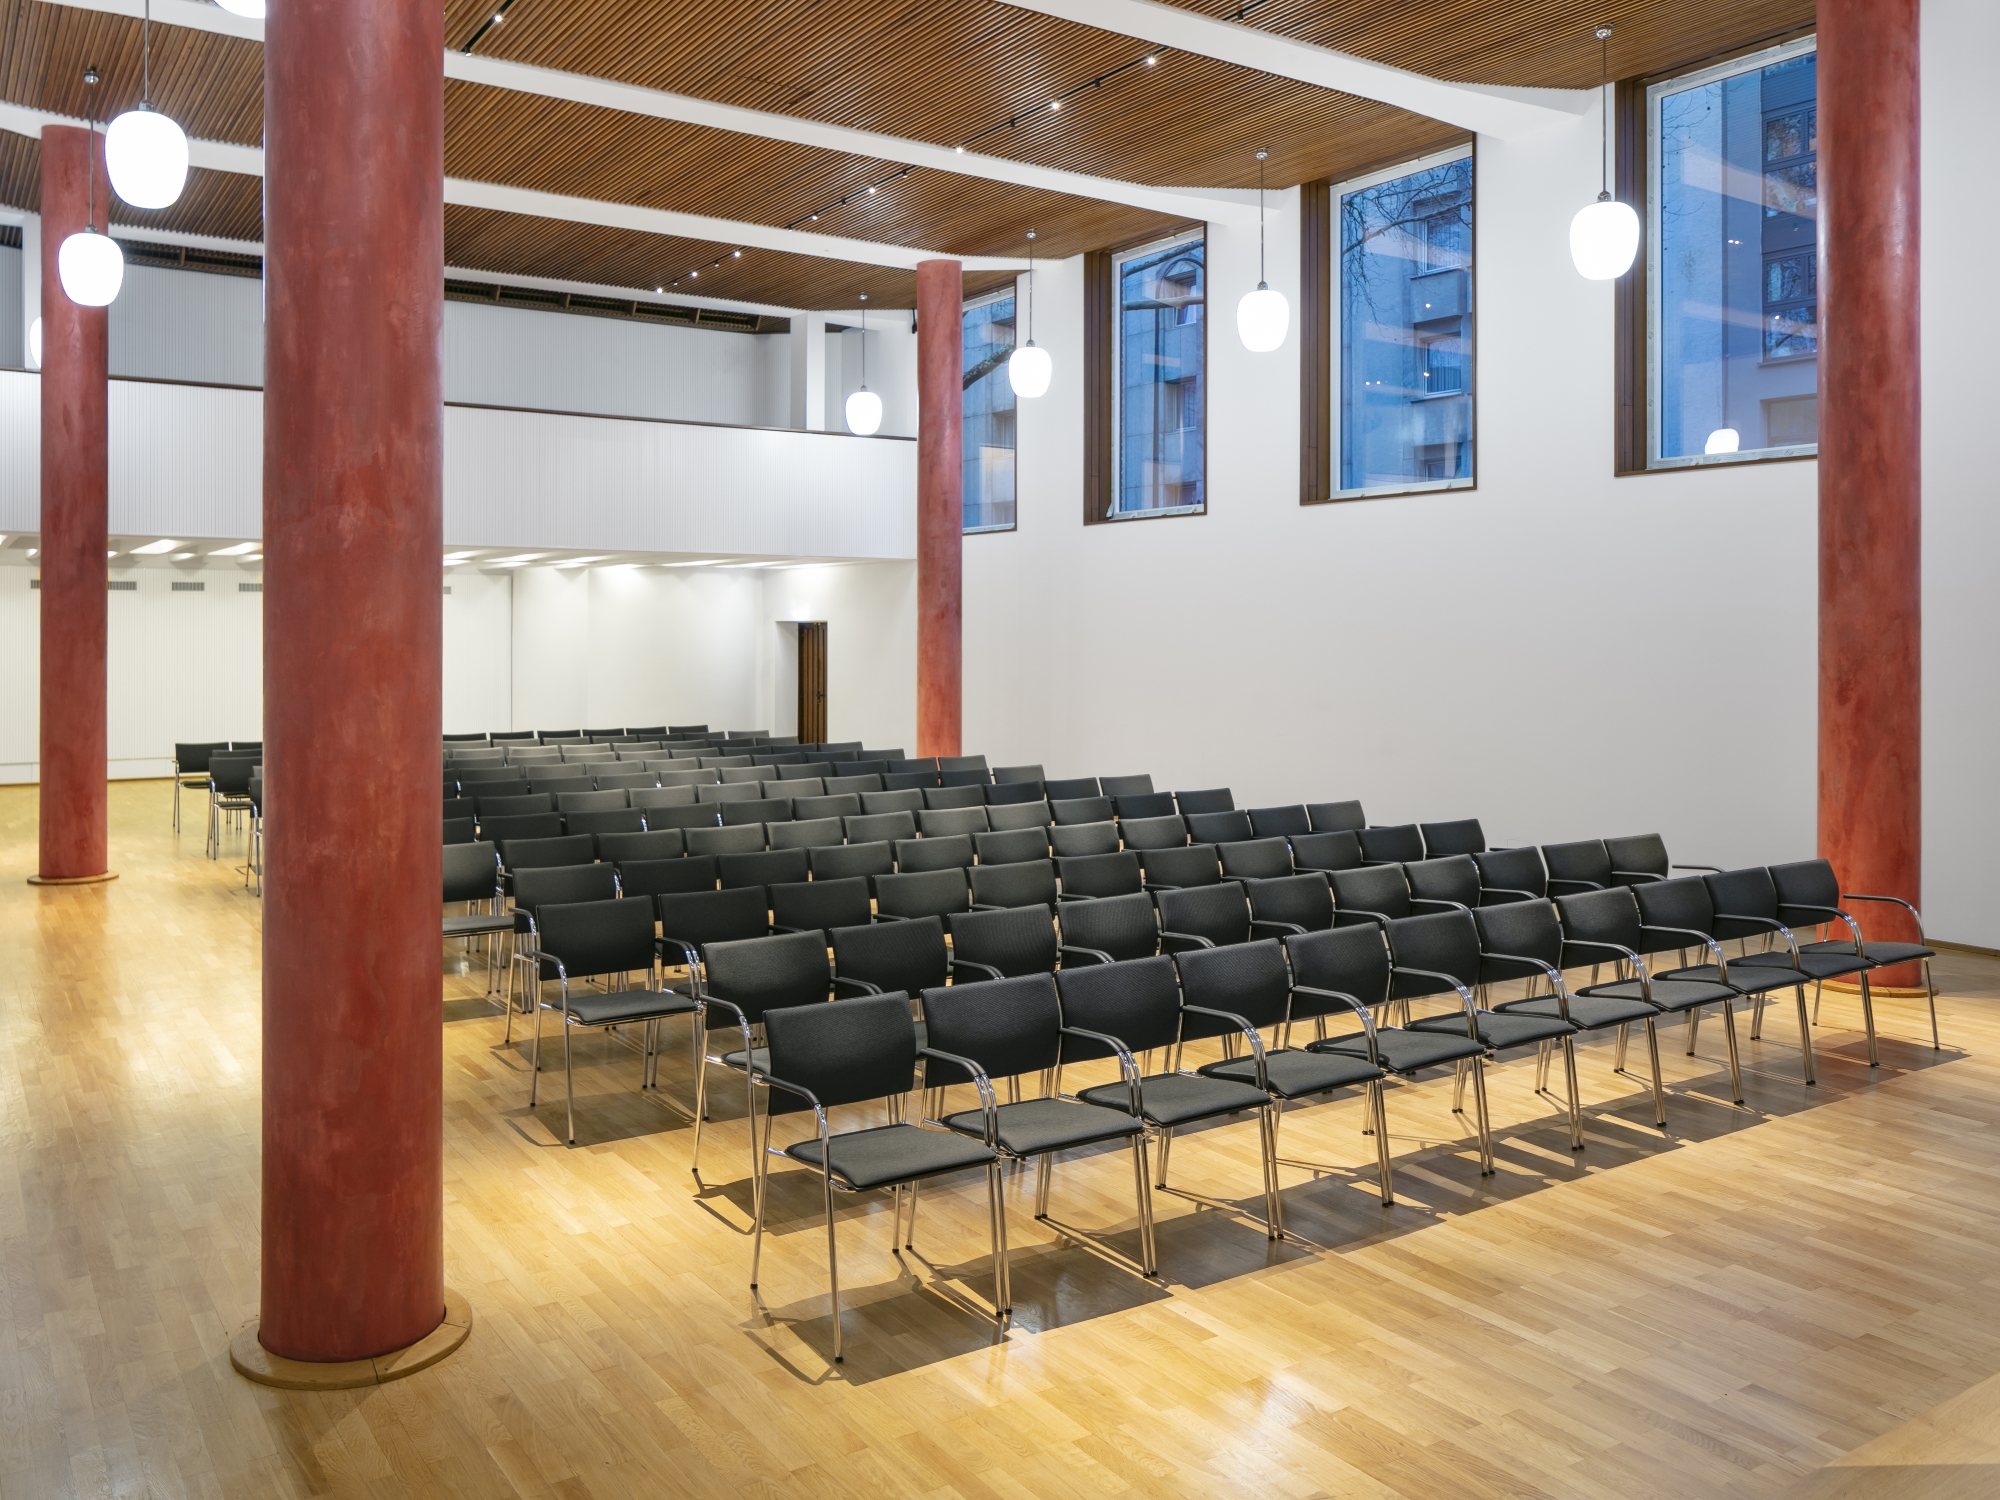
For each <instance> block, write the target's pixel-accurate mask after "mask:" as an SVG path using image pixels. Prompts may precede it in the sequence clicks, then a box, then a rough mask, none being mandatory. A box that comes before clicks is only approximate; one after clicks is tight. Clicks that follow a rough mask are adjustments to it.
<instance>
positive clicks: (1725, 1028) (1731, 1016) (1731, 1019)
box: [1722, 1000, 1743, 1104]
mask: <svg viewBox="0 0 2000 1500" xmlns="http://www.w3.org/2000/svg"><path fill="white" fill-rule="evenodd" d="M1722 1034H1723V1036H1724V1037H1726V1038H1727V1039H1728V1041H1729V1097H1730V1098H1731V1099H1732V1100H1733V1101H1735V1102H1736V1103H1738V1104H1741V1103H1742V1102H1743V1066H1742V1063H1741V1061H1740V1060H1739V1059H1738V1057H1737V1055H1736V1012H1735V1011H1734V1010H1733V1009H1732V1008H1731V1007H1730V1004H1729V1002H1728V1001H1727V1000H1725V1001H1723V1002H1722Z"/></svg>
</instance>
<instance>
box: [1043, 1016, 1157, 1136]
mask: <svg viewBox="0 0 2000 1500" xmlns="http://www.w3.org/2000/svg"><path fill="white" fill-rule="evenodd" d="M1062 1034H1063V1035H1064V1036H1081V1037H1088V1038H1090V1040H1091V1041H1093V1042H1102V1043H1104V1045H1105V1046H1107V1047H1109V1048H1110V1049H1111V1050H1112V1051H1113V1052H1114V1053H1116V1054H1117V1057H1118V1072H1119V1074H1120V1076H1122V1077H1123V1078H1124V1080H1125V1086H1126V1088H1127V1090H1129V1091H1130V1093H1131V1096H1132V1113H1133V1114H1135V1115H1136V1114H1138V1113H1139V1112H1140V1106H1141V1103H1142V1099H1141V1096H1140V1092H1139V1064H1138V1061H1137V1060H1136V1059H1135V1058H1134V1057H1133V1056H1132V1049H1131V1048H1130V1047H1128V1046H1126V1045H1125V1044H1124V1043H1123V1042H1121V1041H1119V1040H1118V1038H1117V1037H1115V1036H1112V1035H1111V1034H1110V1033H1109V1032H1105V1031H1088V1030H1086V1029H1085V1028H1083V1027H1081V1026H1065V1027H1063V1028H1062Z"/></svg>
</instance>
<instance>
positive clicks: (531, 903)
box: [514, 865, 653, 974]
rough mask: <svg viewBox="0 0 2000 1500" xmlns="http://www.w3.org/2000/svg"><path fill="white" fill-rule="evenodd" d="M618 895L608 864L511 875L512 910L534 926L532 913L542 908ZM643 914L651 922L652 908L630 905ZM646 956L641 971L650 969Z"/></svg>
mask: <svg viewBox="0 0 2000 1500" xmlns="http://www.w3.org/2000/svg"><path fill="white" fill-rule="evenodd" d="M618 893H619V880H618V872H617V871H616V870H615V869H613V868H612V867H611V866H610V865H542V866H538V867H535V868H531V869H526V870H516V871H515V872H514V909H515V910H516V911H525V912H527V913H528V914H529V915H530V916H534V917H536V924H535V925H536V926H538V927H539V926H540V925H541V920H540V918H539V916H537V915H536V914H537V913H539V912H540V910H541V909H542V908H543V907H544V906H548V905H551V904H557V903H565V902H575V901H609V900H610V899H611V898H612V897H613V896H616V895H617V894H618ZM633 904H634V905H635V906H639V907H641V908H643V909H645V911H646V918H647V923H648V925H649V926H650V925H651V922H652V915H653V914H652V909H651V908H650V907H647V906H646V903H645V902H643V901H638V902H634V903H633ZM651 966H652V961H651V959H650V957H649V958H648V960H647V962H646V963H645V964H643V965H639V967H642V968H650V967H651ZM584 972H585V973H589V974H601V973H603V972H604V971H603V970H602V969H587V970H585V971H584Z"/></svg>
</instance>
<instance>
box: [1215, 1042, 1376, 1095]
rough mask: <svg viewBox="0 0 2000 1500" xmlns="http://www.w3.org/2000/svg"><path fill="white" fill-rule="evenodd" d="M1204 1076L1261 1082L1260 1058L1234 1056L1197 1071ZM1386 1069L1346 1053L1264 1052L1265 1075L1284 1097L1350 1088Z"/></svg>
mask: <svg viewBox="0 0 2000 1500" xmlns="http://www.w3.org/2000/svg"><path fill="white" fill-rule="evenodd" d="M1196 1071H1197V1072H1199V1073H1200V1074H1201V1076H1202V1077H1204V1078H1226V1079H1228V1080H1229V1081H1230V1082H1232V1083H1247V1084H1249V1085H1251V1086H1252V1087H1253V1088H1254V1087H1255V1086H1256V1083H1257V1059H1256V1058H1254V1057H1232V1058H1228V1059H1226V1060H1225V1061H1222V1062H1216V1063H1210V1064H1209V1065H1208V1066H1207V1067H1205V1068H1199V1069H1197V1070H1196ZM1381 1076H1382V1070H1381V1069H1380V1068H1378V1067H1376V1066H1375V1065H1374V1064H1373V1063H1371V1062H1370V1061H1368V1059H1367V1058H1365V1057H1351V1056H1349V1055H1348V1054H1347V1053H1345V1052H1303V1051H1300V1050H1298V1049H1297V1048H1287V1049H1286V1050H1284V1051H1283V1052H1266V1053H1265V1054H1264V1078H1265V1080H1266V1081H1267V1082H1268V1083H1269V1084H1270V1085H1271V1092H1272V1093H1274V1094H1276V1095H1277V1096H1278V1097H1279V1098H1280V1099H1303V1098H1306V1097H1307V1096H1308V1095H1311V1094H1324V1093H1326V1092H1327V1091H1328V1090H1329V1089H1348V1088H1354V1087H1356V1086H1358V1085H1360V1084H1364V1083H1372V1082H1374V1081H1375V1080H1376V1079H1377V1078H1380V1077H1381Z"/></svg>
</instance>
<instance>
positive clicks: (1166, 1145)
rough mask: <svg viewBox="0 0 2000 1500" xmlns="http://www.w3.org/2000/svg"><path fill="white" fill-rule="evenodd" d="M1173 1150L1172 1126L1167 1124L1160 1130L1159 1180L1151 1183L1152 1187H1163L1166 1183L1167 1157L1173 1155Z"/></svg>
mask: <svg viewBox="0 0 2000 1500" xmlns="http://www.w3.org/2000/svg"><path fill="white" fill-rule="evenodd" d="M1173 1151H1174V1128H1173V1126H1171V1125H1169V1126H1167V1127H1166V1129H1164V1130H1162V1131H1161V1132H1160V1176H1159V1180H1158V1181H1156V1182H1155V1183H1154V1184H1153V1186H1154V1187H1165V1186H1166V1185H1167V1158H1168V1157H1169V1156H1171V1155H1173Z"/></svg>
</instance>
